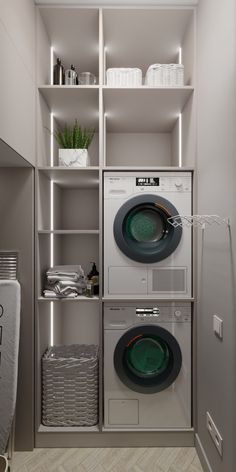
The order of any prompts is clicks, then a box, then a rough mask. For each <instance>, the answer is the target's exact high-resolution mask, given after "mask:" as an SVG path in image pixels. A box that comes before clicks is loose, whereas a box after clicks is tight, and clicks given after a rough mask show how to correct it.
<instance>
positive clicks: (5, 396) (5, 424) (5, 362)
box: [0, 280, 20, 454]
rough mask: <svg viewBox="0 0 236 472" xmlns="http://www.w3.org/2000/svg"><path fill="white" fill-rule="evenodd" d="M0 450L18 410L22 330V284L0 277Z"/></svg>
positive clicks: (0, 450)
mask: <svg viewBox="0 0 236 472" xmlns="http://www.w3.org/2000/svg"><path fill="white" fill-rule="evenodd" d="M0 325H1V329H2V332H1V344H0V352H1V364H0V454H4V452H5V449H6V445H7V441H8V438H9V434H10V431H11V425H12V420H13V416H14V412H15V403H16V389H17V372H18V352H19V332H20V284H19V282H17V281H16V280H0Z"/></svg>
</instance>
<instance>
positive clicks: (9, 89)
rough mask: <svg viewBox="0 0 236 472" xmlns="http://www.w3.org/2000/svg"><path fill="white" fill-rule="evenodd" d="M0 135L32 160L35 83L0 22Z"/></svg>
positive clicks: (26, 157) (33, 153)
mask: <svg viewBox="0 0 236 472" xmlns="http://www.w3.org/2000/svg"><path fill="white" fill-rule="evenodd" d="M0 63H1V65H2V66H3V67H2V68H1V74H0V103H1V107H0V138H1V139H2V140H3V141H5V142H6V143H7V144H9V145H10V146H11V147H12V148H13V149H14V150H15V151H17V152H18V153H19V154H20V155H21V156H23V157H24V158H25V159H27V160H28V161H29V162H31V163H32V164H34V162H35V86H34V82H33V80H32V77H31V76H30V75H29V73H28V70H27V69H26V68H25V66H24V63H23V62H22V59H21V57H20V56H19V54H18V52H17V50H16V48H15V47H14V44H13V42H12V40H11V39H10V37H9V35H8V33H7V32H6V29H5V27H4V25H3V24H2V22H0Z"/></svg>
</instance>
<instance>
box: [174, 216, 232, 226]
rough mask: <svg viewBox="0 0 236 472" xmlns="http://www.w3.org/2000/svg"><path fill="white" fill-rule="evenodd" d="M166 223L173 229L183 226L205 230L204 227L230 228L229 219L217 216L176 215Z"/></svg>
mask: <svg viewBox="0 0 236 472" xmlns="http://www.w3.org/2000/svg"><path fill="white" fill-rule="evenodd" d="M167 221H168V223H170V224H171V225H172V226H174V228H178V227H181V228H182V227H183V226H187V227H190V226H193V227H200V228H202V229H205V227H206V225H208V226H213V225H218V226H222V225H226V226H228V227H230V220H229V218H222V217H221V216H219V215H176V216H172V217H170V218H168V220H167Z"/></svg>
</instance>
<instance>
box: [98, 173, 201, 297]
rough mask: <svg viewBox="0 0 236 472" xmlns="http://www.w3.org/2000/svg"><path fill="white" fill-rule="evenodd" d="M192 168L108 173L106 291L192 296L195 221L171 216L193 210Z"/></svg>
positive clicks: (157, 295)
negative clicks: (175, 222) (180, 222)
mask: <svg viewBox="0 0 236 472" xmlns="http://www.w3.org/2000/svg"><path fill="white" fill-rule="evenodd" d="M191 177H192V176H191V172H154V171H153V172H146V171H142V172H141V171H138V172H131V171H129V172H106V173H105V174H104V296H105V297H108V298H109V297H111V298H112V297H114V296H115V297H116V298H119V297H120V298H122V296H131V297H132V296H135V298H137V297H143V296H145V295H148V296H149V297H153V298H154V297H155V298H157V297H158V298H170V297H171V298H175V299H176V298H189V297H191V295H192V287H191V285H192V284H191V280H192V274H191V254H192V251H191V246H192V241H191V234H192V230H191V228H190V227H184V228H182V227H181V226H178V227H177V228H174V227H173V226H172V225H170V223H169V222H168V218H170V217H171V216H177V215H181V214H182V215H190V214H191V212H192V183H191V181H192V179H191Z"/></svg>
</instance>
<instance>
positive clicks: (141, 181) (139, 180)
mask: <svg viewBox="0 0 236 472" xmlns="http://www.w3.org/2000/svg"><path fill="white" fill-rule="evenodd" d="M159 185H160V179H159V177H136V187H159Z"/></svg>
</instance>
